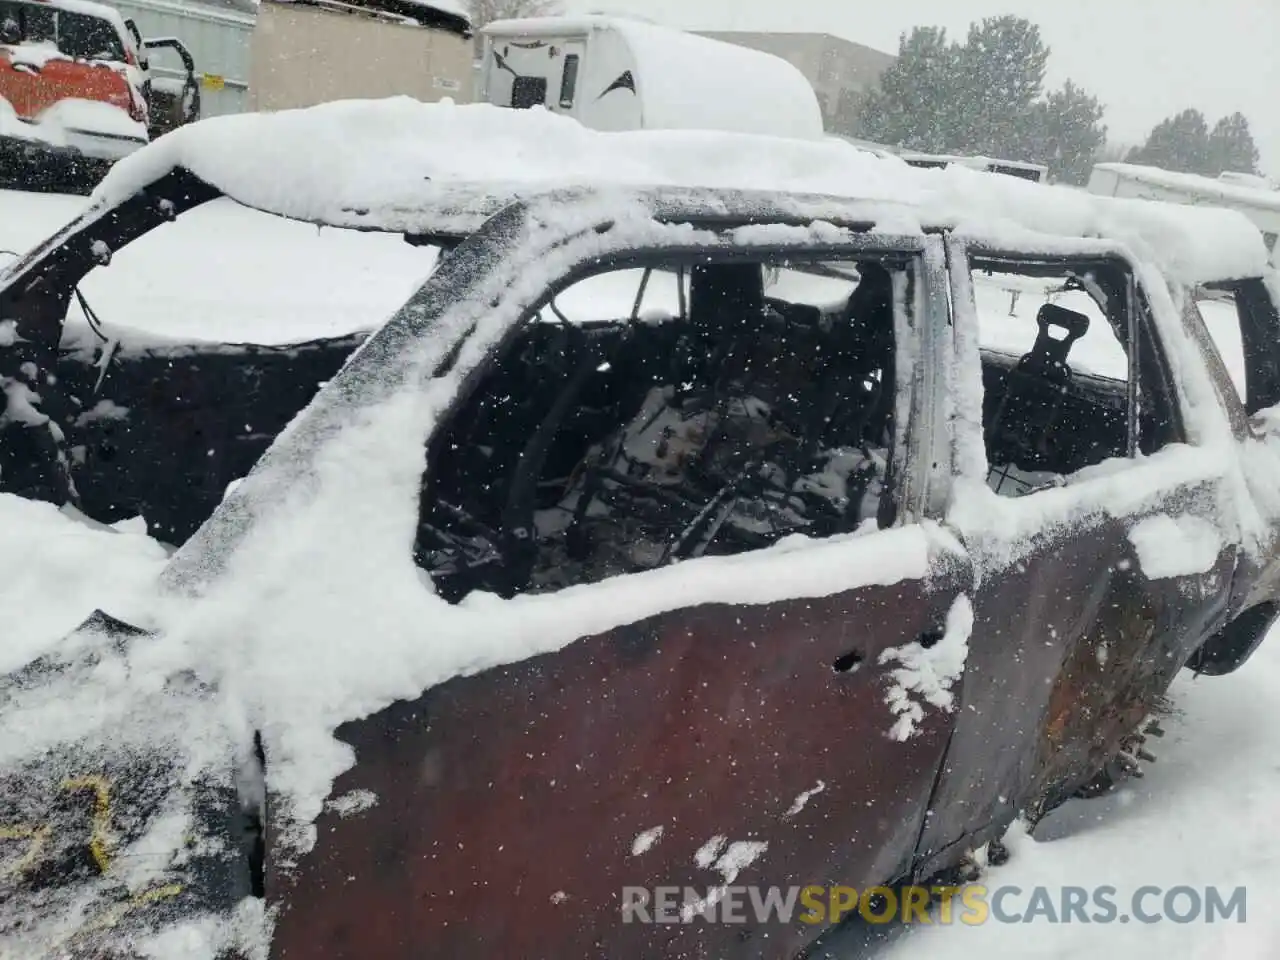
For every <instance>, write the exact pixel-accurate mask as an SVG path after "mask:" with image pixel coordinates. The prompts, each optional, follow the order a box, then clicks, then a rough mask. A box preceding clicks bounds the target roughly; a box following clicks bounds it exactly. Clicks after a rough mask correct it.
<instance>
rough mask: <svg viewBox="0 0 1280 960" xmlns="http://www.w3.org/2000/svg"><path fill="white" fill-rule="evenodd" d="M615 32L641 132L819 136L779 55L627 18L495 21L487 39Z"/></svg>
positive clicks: (807, 100) (809, 107) (818, 122)
mask: <svg viewBox="0 0 1280 960" xmlns="http://www.w3.org/2000/svg"><path fill="white" fill-rule="evenodd" d="M599 31H608V32H612V33H614V34H616V35H617V36H618V37H619V38H621V40H622V42H623V43H624V44H625V45H626V47H627V49H628V50H629V51H630V54H631V58H632V69H633V80H634V82H635V86H636V93H637V95H638V96H639V98H640V103H641V109H642V110H643V116H644V126H645V128H646V129H665V130H733V131H737V132H739V133H757V134H764V135H777V136H785V137H803V138H812V139H817V138H820V137H822V136H823V125H822V108H821V106H820V105H819V104H818V98H817V95H816V94H815V93H814V92H813V87H812V86H810V85H809V81H808V80H807V79H805V76H804V74H803V73H801V72H800V71H799V70H798V69H796V68H795V67H794V66H792V65H791V64H790V63H788V62H787V61H786V60H783V59H782V58H781V57H777V56H774V55H773V54H771V53H765V52H764V51H761V50H752V49H749V48H747V47H740V46H737V45H736V44H732V43H724V42H723V41H720V40H712V39H710V38H709V37H702V36H698V35H696V34H692V33H685V32H684V31H682V30H674V29H671V28H669V27H662V26H658V25H657V24H651V23H645V22H642V21H638V20H631V19H627V18H625V17H602V16H585V17H537V18H526V19H517V20H497V21H494V22H493V23H490V24H489V25H488V26H486V27H485V28H484V29H483V30H482V31H481V32H482V33H483V34H485V35H486V36H488V37H506V38H515V37H531V38H551V37H555V38H567V37H583V36H589V35H590V34H592V33H595V32H599Z"/></svg>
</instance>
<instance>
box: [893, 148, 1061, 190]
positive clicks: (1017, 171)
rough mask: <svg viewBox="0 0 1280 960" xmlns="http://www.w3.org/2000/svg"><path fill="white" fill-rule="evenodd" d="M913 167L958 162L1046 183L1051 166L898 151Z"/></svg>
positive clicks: (990, 158)
mask: <svg viewBox="0 0 1280 960" xmlns="http://www.w3.org/2000/svg"><path fill="white" fill-rule="evenodd" d="M898 156H900V157H901V158H902V159H903V160H905V161H906V162H907V163H909V164H911V166H913V167H946V166H949V165H950V164H953V163H954V164H958V165H959V166H962V167H972V168H973V169H975V170H986V171H988V172H989V173H1003V174H1005V175H1006V176H1010V177H1019V178H1021V179H1023V180H1031V181H1033V182H1034V183H1044V182H1045V180H1047V179H1048V178H1049V168H1048V167H1046V166H1045V165H1044V164H1043V163H1028V162H1026V161H1025V160H1000V159H994V158H992V157H965V156H959V155H954V154H949V153H917V152H915V151H912V150H901V151H899V152H898Z"/></svg>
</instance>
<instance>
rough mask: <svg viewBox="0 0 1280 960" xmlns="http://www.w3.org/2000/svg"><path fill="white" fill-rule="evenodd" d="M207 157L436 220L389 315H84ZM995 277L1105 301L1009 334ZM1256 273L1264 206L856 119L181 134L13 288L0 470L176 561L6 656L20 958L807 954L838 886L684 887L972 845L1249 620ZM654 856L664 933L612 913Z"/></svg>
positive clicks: (309, 203)
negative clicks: (17, 666)
mask: <svg viewBox="0 0 1280 960" xmlns="http://www.w3.org/2000/svg"><path fill="white" fill-rule="evenodd" d="M352 130H359V131H360V134H361V135H360V136H352V135H351V131H352ZM317 156H323V157H324V158H325V162H324V163H323V164H316V163H314V162H313V158H314V157H317ZM510 156H518V157H519V158H520V162H521V166H520V169H519V172H518V173H517V172H516V171H513V169H512V168H511V166H510V161H509V159H507V160H505V161H504V160H503V158H509V157H510ZM503 162H506V163H507V166H506V167H503V166H502V163H503ZM264 174H269V175H264ZM521 176H523V178H524V181H523V182H518V181H519V180H520V177H521ZM575 182H576V183H578V186H571V185H572V184H574V183H575ZM752 186H754V187H755V189H746V188H748V187H752ZM220 195H225V196H229V197H232V198H233V199H236V200H238V201H240V202H241V203H243V204H245V205H247V206H251V207H255V208H257V209H260V210H265V211H268V212H272V213H276V214H279V215H280V216H284V217H290V218H295V219H299V220H304V221H310V222H314V223H317V224H328V225H331V226H339V227H358V228H360V229H365V230H379V231H388V232H393V233H401V234H403V235H404V236H405V238H406V239H407V240H409V241H410V242H411V243H415V244H421V245H424V246H433V247H436V248H438V249H440V250H442V251H444V252H443V253H441V254H440V256H439V259H438V262H437V264H436V265H435V268H434V271H433V272H432V274H431V276H430V277H429V278H428V279H427V280H426V281H425V282H424V284H423V285H422V286H421V288H420V289H419V290H418V291H417V292H416V293H415V294H414V295H413V296H412V297H411V298H410V299H409V300H408V302H407V303H405V304H404V306H403V307H402V308H401V309H400V310H399V311H398V312H397V313H396V314H395V315H394V316H393V317H392V318H390V320H388V322H387V323H386V324H385V325H384V326H382V327H381V328H379V329H378V330H377V331H375V332H371V333H366V334H357V335H353V336H350V337H347V338H335V339H332V340H325V341H318V342H314V343H309V344H299V345H295V346H293V347H285V348H278V349H276V350H268V349H264V348H249V347H246V346H244V345H234V344H214V343H206V344H197V343H190V344H177V343H169V344H164V343H158V342H156V341H155V340H154V339H152V340H150V341H149V342H148V341H143V340H140V339H137V338H135V339H134V340H133V342H130V337H129V336H128V335H127V334H126V333H124V332H121V331H119V330H108V331H107V332H106V333H104V335H103V339H102V341H101V342H99V343H96V344H88V343H84V342H76V341H71V342H68V341H65V340H64V339H63V332H64V330H63V327H64V318H65V316H66V311H67V307H68V305H69V304H70V302H71V301H72V299H73V297H74V296H75V290H76V287H77V284H78V283H79V282H80V280H81V279H82V278H83V277H84V276H85V275H86V274H87V273H88V272H89V271H90V270H91V269H94V268H95V266H99V267H100V266H103V265H105V264H107V263H108V262H109V260H110V258H111V255H112V253H113V251H115V250H118V249H119V248H120V247H121V246H122V245H124V244H126V243H128V242H130V241H131V240H133V239H136V238H137V237H139V236H141V235H143V234H144V233H146V232H147V231H149V230H152V229H155V228H157V227H161V225H162V224H164V223H165V222H166V221H168V220H171V219H173V218H174V217H177V216H181V215H182V214H183V213H184V212H185V211H187V210H190V209H191V208H193V207H195V206H197V205H199V204H201V203H203V202H206V201H208V200H210V199H212V198H214V197H217V196H220ZM425 257H426V254H425V252H424V263H425ZM987 275H1004V276H1008V277H1010V278H1013V279H1014V280H1017V281H1019V282H1024V283H1026V284H1028V288H1029V289H1030V288H1031V286H1032V284H1031V282H1030V281H1031V280H1035V281H1036V282H1043V281H1046V280H1049V279H1053V280H1055V281H1056V282H1059V283H1060V284H1061V285H1062V286H1063V287H1066V288H1070V291H1071V292H1072V294H1073V295H1074V296H1075V297H1076V298H1077V299H1076V300H1072V301H1071V303H1072V304H1073V306H1072V307H1067V306H1064V305H1063V304H1062V303H1061V302H1058V303H1047V304H1046V305H1044V306H1042V307H1041V308H1040V309H1039V311H1038V312H1037V314H1036V323H1035V328H1034V329H1033V330H1031V331H1030V334H1031V336H1030V342H1031V344H1032V345H1031V347H1030V349H1029V350H1027V351H1026V352H1025V353H1023V354H1022V355H1016V354H1015V355H1009V354H1007V353H1002V352H999V351H992V350H989V349H982V348H981V347H980V345H979V338H978V329H977V326H978V325H977V312H976V308H975V293H974V290H975V282H976V281H981V280H982V279H983V278H984V277H985V276H987ZM227 282H228V283H231V282H234V279H233V278H230V277H228V278H227ZM1206 285H1209V286H1212V287H1214V288H1215V289H1217V290H1218V291H1220V292H1221V294H1222V295H1223V296H1224V297H1228V298H1230V299H1231V300H1232V302H1234V303H1235V304H1236V306H1237V308H1238V315H1239V320H1240V328H1241V339H1242V342H1243V345H1244V352H1245V359H1246V368H1247V389H1246V391H1245V398H1244V400H1243V401H1242V400H1241V399H1240V397H1239V396H1238V394H1237V392H1236V390H1235V388H1234V387H1233V386H1232V384H1231V382H1230V380H1229V378H1228V375H1227V373H1226V371H1225V369H1224V367H1223V364H1222V361H1221V358H1220V357H1219V356H1218V355H1217V353H1216V350H1215V347H1214V345H1213V343H1212V341H1211V339H1210V337H1209V335H1208V333H1207V332H1206V331H1205V328H1204V324H1203V321H1202V319H1201V317H1200V314H1199V312H1198V309H1197V307H1196V303H1195V299H1194V297H1193V295H1192V294H1193V291H1195V290H1196V289H1198V288H1200V287H1203V286H1206ZM1277 293H1280V291H1278V290H1277V286H1276V283H1275V278H1274V274H1272V273H1270V272H1268V268H1267V265H1266V253H1265V250H1264V249H1263V247H1262V244H1261V242H1260V239H1259V237H1258V235H1257V231H1256V230H1254V228H1253V227H1252V226H1251V225H1250V224H1249V223H1248V222H1247V221H1245V220H1244V219H1243V218H1241V217H1239V216H1237V215H1235V214H1232V213H1229V212H1224V211H1214V210H1202V209H1191V208H1178V207H1173V206H1166V205H1162V204H1151V203H1143V202H1136V201H1118V200H1110V199H1104V198H1098V197H1094V196H1090V195H1088V194H1085V193H1082V192H1079V191H1072V190H1065V189H1056V188H1046V187H1042V186H1039V185H1035V184H1030V183H1025V182H1022V181H1019V180H1016V179H1013V178H1003V177H989V176H986V175H984V174H982V173H977V172H973V171H968V170H964V169H960V168H951V169H948V170H941V171H923V170H915V169H911V168H907V167H905V166H904V165H902V164H900V163H887V162H884V161H881V160H879V159H877V158H875V157H873V156H871V155H869V154H867V153H865V152H863V151H859V150H857V149H855V148H853V147H852V146H849V145H847V144H840V143H832V142H827V143H799V142H788V141H783V140H772V139H769V138H753V137H739V136H731V135H707V134H691V135H684V134H671V135H656V134H653V133H630V134H600V133H592V132H590V131H587V130H585V129H583V128H581V127H579V126H577V125H576V124H574V123H572V122H571V121H568V120H565V119H564V118H558V117H554V116H550V115H547V114H535V113H528V112H521V113H515V112H504V111H499V110H496V109H495V108H491V107H486V106H478V107H450V106H442V105H437V106H429V107H428V106H421V105H415V104H410V103H406V102H404V101H388V102H385V103H376V104H357V103H347V104H334V105H331V106H326V107H320V108H314V109H311V110H306V111H297V112H288V113H281V114H277V115H245V116H239V117H228V118H220V119H218V120H212V121H205V122H201V123H198V124H195V125H193V126H191V127H187V128H184V129H183V130H180V131H177V132H175V133H174V134H173V135H172V136H169V137H166V138H165V140H164V141H163V142H160V143H157V144H155V145H153V146H151V147H149V148H147V150H145V151H143V152H140V153H139V154H137V155H136V156H135V157H132V158H129V159H128V160H126V161H123V162H122V163H121V164H119V165H117V167H116V168H115V169H114V170H113V171H112V173H111V174H110V175H109V176H108V178H107V180H106V181H104V183H103V184H102V186H101V187H100V188H99V191H98V193H97V195H96V200H95V202H94V203H93V204H92V205H91V207H90V208H89V210H88V211H87V212H86V213H85V214H84V215H83V216H81V217H79V218H78V219H77V220H75V221H74V222H72V223H71V224H69V225H68V226H67V227H66V228H64V229H63V230H62V231H60V232H59V233H58V234H57V235H55V236H54V237H52V238H51V239H50V240H49V241H47V242H46V243H44V244H42V245H40V246H39V247H37V248H35V249H34V250H32V251H31V252H30V253H29V254H27V255H26V256H25V257H24V258H23V259H21V260H20V261H18V262H17V263H15V264H13V265H11V266H10V267H9V268H8V269H7V270H6V271H5V272H4V273H3V274H0V344H3V347H2V348H0V377H3V378H4V379H3V384H4V392H5V396H6V400H7V406H6V409H5V414H4V418H3V421H0V422H2V423H3V433H2V434H0V453H3V455H4V462H3V463H0V490H4V491H9V492H15V491H16V492H22V493H25V494H26V495H28V496H36V497H42V498H45V499H52V500H55V501H58V502H69V503H74V504H76V505H78V507H79V508H80V509H81V510H83V511H84V512H85V513H87V514H88V515H89V516H91V517H93V518H95V519H98V520H102V521H107V522H110V521H113V520H117V519H121V518H123V517H129V516H135V515H137V514H139V513H141V514H142V515H143V516H144V517H146V519H147V522H148V525H149V526H150V528H151V530H152V532H153V533H155V534H157V535H159V536H161V537H162V538H165V539H168V540H169V541H170V542H172V543H174V544H177V545H179V546H178V549H177V550H176V552H175V553H174V554H173V556H172V557H171V558H170V560H169V562H168V564H167V566H166V568H165V570H164V572H163V573H162V575H161V577H160V579H159V582H158V583H157V587H156V592H155V596H154V600H153V603H152V605H151V607H150V611H149V613H148V614H147V615H146V616H137V617H131V618H130V619H131V621H132V622H131V623H123V622H121V621H119V620H115V619H113V618H112V617H110V616H108V615H107V614H106V613H101V612H100V613H97V614H95V615H94V616H93V617H92V618H91V619H90V620H89V621H88V622H87V623H85V624H84V626H82V627H81V628H80V629H79V630H77V631H76V632H75V633H74V634H72V635H71V636H70V637H68V638H66V639H65V640H64V641H63V642H62V643H61V644H60V645H58V646H57V647H55V648H53V649H52V650H50V651H49V652H48V654H47V655H46V656H44V657H42V658H41V659H39V660H37V661H35V662H33V663H31V664H30V665H29V666H27V667H26V668H24V669H23V670H21V671H18V672H16V673H14V674H11V675H10V676H8V677H6V678H4V679H3V680H0V944H3V945H4V946H5V947H6V948H11V949H12V950H13V951H16V952H17V953H18V954H19V955H26V954H36V955H38V954H40V953H41V951H49V952H52V951H53V950H55V949H61V950H76V949H79V950H83V951H84V955H86V956H88V955H93V956H101V955H103V953H105V954H106V955H108V956H130V957H131V956H134V955H145V956H177V955H182V956H199V957H208V958H214V957H221V956H227V955H236V952H237V951H238V952H239V953H240V954H242V955H246V956H271V957H281V958H283V957H295V956H304V957H308V958H316V960H324V958H337V957H361V958H386V960H401V958H404V960H407V958H410V957H413V958H417V957H421V956H423V955H431V956H442V957H445V956H448V957H454V956H458V957H461V956H465V957H495V958H499V957H501V958H510V957H557V958H560V957H587V956H601V955H607V956H637V957H639V956H643V957H688V956H717V957H729V956H733V957H779V958H781V957H793V956H795V955H796V954H797V952H798V951H800V950H802V949H804V948H805V947H806V945H808V944H810V943H811V942H812V940H813V938H814V937H815V936H817V935H819V934H820V933H821V932H822V927H821V924H811V923H805V922H802V921H801V920H799V919H798V918H795V919H793V921H792V922H791V923H778V922H772V923H770V922H762V923H755V922H754V921H750V920H749V921H748V923H746V924H724V923H706V922H701V921H700V920H698V919H697V915H698V914H699V913H700V912H701V911H704V910H710V909H713V908H714V905H715V904H716V902H717V899H718V897H720V896H721V895H723V892H724V890H725V889H726V886H727V885H729V884H752V885H755V884H760V885H764V886H772V885H779V886H791V885H797V886H799V885H807V884H830V883H840V884H846V885H849V886H854V887H856V888H858V889H860V890H861V889H865V888H866V887H868V886H871V885H874V884H877V883H887V882H897V881H904V880H910V879H913V878H928V877H933V876H937V875H939V874H941V873H944V872H946V871H949V870H954V869H956V868H958V867H960V866H962V865H963V864H964V863H965V862H966V860H967V858H968V857H969V855H970V853H971V851H973V850H974V849H975V848H978V847H980V846H981V845H982V844H984V843H987V842H988V841H990V840H992V839H995V838H998V837H999V836H1000V835H1001V833H1002V832H1003V831H1004V830H1005V828H1006V827H1007V826H1008V825H1009V824H1010V823H1011V822H1012V821H1013V819H1014V818H1015V817H1016V816H1018V815H1019V814H1020V813H1021V814H1025V815H1026V816H1028V817H1030V818H1032V819H1035V818H1036V817H1039V816H1040V815H1042V814H1043V813H1044V812H1045V811H1046V810H1047V809H1049V808H1051V807H1053V806H1054V805H1055V804H1057V803H1060V802H1061V801H1062V800H1063V799H1064V798H1065V797H1067V796H1070V795H1072V794H1073V793H1075V792H1077V791H1079V790H1081V789H1089V788H1090V787H1091V786H1092V785H1093V784H1094V783H1095V782H1096V781H1097V780H1098V778H1099V776H1102V777H1103V778H1104V779H1105V778H1106V776H1107V769H1108V766H1109V764H1111V763H1112V761H1113V760H1114V758H1115V756H1116V755H1117V753H1118V752H1121V751H1122V750H1123V749H1124V744H1125V741H1126V740H1127V738H1128V737H1129V736H1130V735H1131V734H1132V732H1133V731H1134V730H1135V729H1137V728H1139V727H1141V726H1142V724H1143V723H1144V722H1145V720H1146V717H1147V716H1148V714H1149V713H1150V712H1152V711H1153V710H1155V709H1157V708H1158V706H1159V704H1160V700H1161V697H1162V696H1163V694H1164V692H1165V690H1166V688H1167V687H1168V685H1169V683H1170V681H1171V680H1172V678H1173V677H1174V675H1175V674H1176V673H1177V672H1178V671H1179V670H1180V669H1182V668H1183V667H1184V666H1189V667H1191V668H1193V669H1196V670H1199V671H1202V672H1205V673H1210V674H1222V673H1227V672H1230V671H1231V670H1234V669H1236V668H1237V667H1239V666H1240V665H1241V664H1242V663H1244V662H1245V660H1246V659H1247V658H1248V657H1249V655H1250V654H1251V653H1252V651H1253V650H1254V649H1255V647H1256V646H1257V644H1258V643H1259V642H1260V640H1261V638H1262V636H1263V634H1264V633H1265V630H1266V628H1267V627H1268V626H1269V625H1270V624H1271V623H1272V622H1273V621H1274V620H1275V618H1276V613H1277V606H1276V601H1277V599H1278V597H1280V561H1278V553H1277V532H1278V531H1280V484H1278V483H1277V480H1276V477H1277V476H1280V436H1278V435H1277V433H1278V432H1280V406H1278V405H1280V350H1277V346H1276V345H1277V332H1278V331H1280V318H1278V316H1277V308H1276V303H1277ZM1077 303H1078V304H1079V305H1080V306H1079V308H1078V309H1077V308H1076V306H1075V304H1077ZM1086 304H1092V307H1088V308H1086ZM1090 310H1092V311H1093V312H1092V314H1091V313H1090ZM1095 318H1096V319H1095ZM1099 328H1101V330H1102V332H1104V333H1106V334H1110V335H1111V339H1112V340H1113V341H1114V342H1115V343H1116V344H1118V345H1119V349H1121V350H1122V352H1123V356H1124V358H1125V362H1124V363H1123V364H1121V367H1120V371H1121V373H1120V375H1119V376H1118V377H1116V376H1112V377H1105V376H1100V375H1097V374H1096V373H1089V372H1087V371H1085V370H1083V369H1081V367H1080V365H1079V364H1078V363H1077V362H1076V358H1075V356H1074V355H1073V350H1074V349H1076V348H1077V346H1078V344H1079V343H1080V342H1081V341H1082V338H1083V337H1084V336H1086V335H1087V334H1088V332H1089V331H1090V330H1091V329H1092V330H1094V331H1095V332H1096V331H1097V330H1098V329H1099ZM104 329H106V328H104ZM298 411H301V412H298ZM246 474H247V475H246ZM233 481H239V482H237V483H234V486H233V488H232V489H230V490H227V488H228V486H230V485H232V483H233ZM658 886H663V887H672V886H673V887H680V888H691V889H694V890H696V891H699V897H700V899H695V900H693V901H690V902H688V903H686V904H684V905H683V907H682V909H683V913H682V917H683V918H684V919H686V920H690V921H691V922H676V923H660V924H645V923H639V922H625V920H626V918H625V917H624V912H623V908H624V904H623V902H622V896H621V895H622V891H623V889H624V888H627V887H630V888H637V887H645V888H654V887H658ZM631 906H632V907H633V908H634V907H635V904H634V903H632V904H631ZM649 906H650V909H651V910H652V904H651V905H649ZM272 908H277V909H272ZM112 950H114V951H116V953H114V954H113V953H111V952H110V951H112ZM94 951H102V952H99V953H94Z"/></svg>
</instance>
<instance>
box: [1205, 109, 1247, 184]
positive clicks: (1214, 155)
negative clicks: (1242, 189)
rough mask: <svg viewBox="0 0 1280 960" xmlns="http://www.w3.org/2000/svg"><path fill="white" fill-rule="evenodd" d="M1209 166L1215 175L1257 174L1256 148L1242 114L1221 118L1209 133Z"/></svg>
mask: <svg viewBox="0 0 1280 960" xmlns="http://www.w3.org/2000/svg"><path fill="white" fill-rule="evenodd" d="M1209 166H1210V168H1211V169H1212V170H1213V171H1214V173H1215V174H1217V173H1225V172H1228V171H1230V172H1232V173H1257V172H1258V147H1257V145H1256V144H1255V143H1254V142H1253V134H1252V133H1250V132H1249V121H1248V120H1246V119H1245V116H1244V114H1242V113H1233V114H1231V115H1230V116H1226V117H1223V118H1222V119H1221V120H1219V121H1218V122H1217V123H1215V124H1214V125H1213V130H1212V131H1210V133H1209Z"/></svg>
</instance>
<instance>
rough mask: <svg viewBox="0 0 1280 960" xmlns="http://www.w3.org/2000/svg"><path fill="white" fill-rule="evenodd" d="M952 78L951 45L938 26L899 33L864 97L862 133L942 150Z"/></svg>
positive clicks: (948, 128)
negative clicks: (875, 85)
mask: <svg viewBox="0 0 1280 960" xmlns="http://www.w3.org/2000/svg"><path fill="white" fill-rule="evenodd" d="M955 84H956V47H955V46H954V45H953V44H951V43H948V42H947V31H946V30H944V29H942V28H941V27H916V28H914V29H913V30H912V31H911V33H910V34H903V35H902V37H901V38H900V40H899V43H898V58H897V59H896V60H894V62H893V63H892V64H890V66H889V68H888V69H887V70H885V72H884V73H883V74H881V76H880V85H879V89H877V90H873V91H871V92H870V93H869V94H868V95H867V97H866V99H865V100H864V101H863V104H862V110H861V112H860V114H859V124H860V128H861V134H862V136H864V137H866V138H867V139H869V140H875V141H877V142H879V143H886V144H895V145H898V146H903V147H907V148H908V149H911V150H924V151H930V152H937V151H940V150H945V149H946V145H947V144H948V143H949V142H950V141H951V138H952V136H953V134H954V126H955V113H954V111H953V110H952V109H951V104H950V97H951V93H952V92H953V91H954V88H955Z"/></svg>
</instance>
